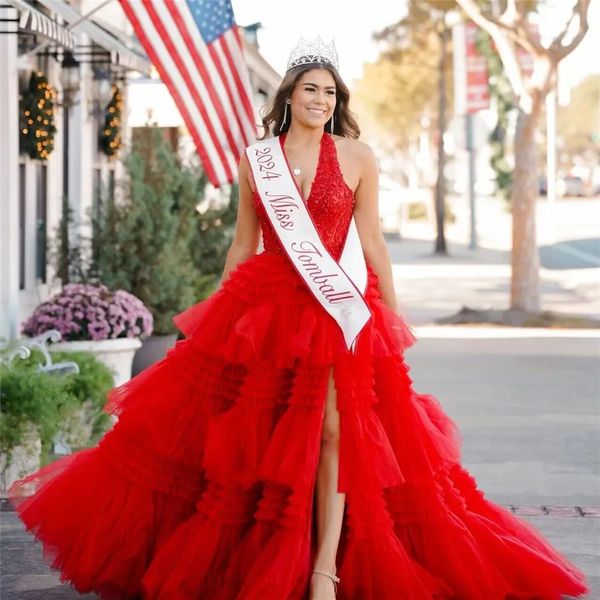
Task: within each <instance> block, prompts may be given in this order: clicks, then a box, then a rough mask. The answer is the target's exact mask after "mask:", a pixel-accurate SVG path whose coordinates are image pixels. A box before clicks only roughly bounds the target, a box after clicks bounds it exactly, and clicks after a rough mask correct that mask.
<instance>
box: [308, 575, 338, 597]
mask: <svg viewBox="0 0 600 600" xmlns="http://www.w3.org/2000/svg"><path fill="white" fill-rule="evenodd" d="M324 573H325V571H323V572H321V573H316V572H314V571H313V574H312V576H311V578H310V595H309V600H335V597H336V594H335V592H336V589H337V581H339V579H338V578H337V577H336V576H335V574H334V573H329V574H328V575H325V574H324ZM329 575H331V577H329Z"/></svg>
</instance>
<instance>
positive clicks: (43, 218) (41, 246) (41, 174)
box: [35, 164, 48, 283]
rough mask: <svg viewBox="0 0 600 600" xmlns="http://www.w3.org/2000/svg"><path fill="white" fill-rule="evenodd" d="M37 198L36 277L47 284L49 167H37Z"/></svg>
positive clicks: (42, 165)
mask: <svg viewBox="0 0 600 600" xmlns="http://www.w3.org/2000/svg"><path fill="white" fill-rule="evenodd" d="M36 169H37V196H36V204H35V225H36V231H35V248H36V254H35V276H36V278H37V279H40V280H41V281H42V283H46V243H47V228H48V186H47V183H48V167H47V166H46V165H45V164H38V165H36Z"/></svg>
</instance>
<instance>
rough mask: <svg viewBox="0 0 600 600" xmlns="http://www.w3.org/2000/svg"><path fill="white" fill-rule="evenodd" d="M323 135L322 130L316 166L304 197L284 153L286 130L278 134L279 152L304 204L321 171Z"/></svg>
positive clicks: (308, 199) (308, 200)
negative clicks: (306, 194)
mask: <svg viewBox="0 0 600 600" xmlns="http://www.w3.org/2000/svg"><path fill="white" fill-rule="evenodd" d="M325 135H326V133H325V132H324V131H323V134H322V135H321V139H320V140H319V156H318V157H317V168H316V170H315V176H314V177H313V180H312V182H311V184H310V189H309V190H308V196H307V197H306V198H305V197H304V193H303V192H302V189H301V188H300V186H299V185H298V182H297V181H296V177H295V176H294V172H293V171H292V167H291V166H290V162H289V160H288V157H287V154H286V153H285V146H284V144H285V139H286V137H287V131H286V132H285V133H282V134H281V135H280V136H279V143H280V144H281V152H282V153H283V157H284V158H285V164H286V165H287V168H288V170H289V172H290V177H291V178H292V181H293V182H294V184H295V185H296V189H297V190H298V193H299V194H300V198H301V199H302V201H303V202H304V204H306V205H307V206H308V203H309V202H310V199H311V197H312V193H313V190H314V189H315V182H316V181H317V178H318V177H319V173H320V171H321V159H322V158H323V138H324V137H325Z"/></svg>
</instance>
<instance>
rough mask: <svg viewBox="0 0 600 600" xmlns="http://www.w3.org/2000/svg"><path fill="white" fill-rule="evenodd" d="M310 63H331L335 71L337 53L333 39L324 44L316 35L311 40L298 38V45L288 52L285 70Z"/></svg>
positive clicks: (336, 67)
mask: <svg viewBox="0 0 600 600" xmlns="http://www.w3.org/2000/svg"><path fill="white" fill-rule="evenodd" d="M311 63H321V64H326V65H331V66H332V67H333V68H334V69H335V70H336V71H337V70H338V66H339V65H338V54H337V50H336V49H335V43H334V41H333V40H331V43H330V44H326V43H325V42H324V41H323V40H322V39H321V36H317V37H316V38H315V40H314V41H313V42H307V41H306V40H305V39H304V38H300V41H299V42H298V45H297V46H296V47H295V48H294V49H293V50H292V52H291V53H290V57H289V58H288V64H287V69H286V70H287V71H289V70H290V69H291V68H292V67H296V66H298V65H306V64H311Z"/></svg>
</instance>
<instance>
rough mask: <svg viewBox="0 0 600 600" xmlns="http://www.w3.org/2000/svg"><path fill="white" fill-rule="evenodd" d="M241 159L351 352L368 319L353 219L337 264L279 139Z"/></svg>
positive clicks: (296, 262) (284, 242)
mask: <svg viewBox="0 0 600 600" xmlns="http://www.w3.org/2000/svg"><path fill="white" fill-rule="evenodd" d="M321 143H323V142H321ZM246 155H247V156H248V161H249V162H250V167H251V168H252V174H253V176H254V182H255V185H256V189H257V191H258V194H259V196H260V199H261V202H262V204H263V206H264V207H265V211H266V213H267V216H268V217H269V221H270V222H271V225H272V226H273V229H274V230H275V233H276V234H277V237H278V238H279V241H280V242H281V245H282V246H283V248H284V249H285V252H286V254H287V255H288V257H289V259H290V261H291V262H292V264H293V265H294V267H295V268H296V271H298V273H299V274H300V276H301V277H302V279H304V281H305V283H306V285H307V286H308V288H309V290H310V291H311V292H312V294H313V296H314V297H315V298H316V299H317V300H318V302H319V303H320V304H321V306H323V308H324V309H325V310H326V311H327V312H328V313H329V314H330V315H331V316H332V317H333V318H334V319H335V320H336V322H337V324H338V325H339V327H340V329H341V330H342V333H343V335H344V341H345V342H346V346H347V348H348V349H349V350H351V351H352V352H354V351H355V350H356V339H357V336H358V334H359V333H360V331H361V330H362V328H363V327H364V326H365V324H366V323H367V322H368V321H369V319H370V318H371V311H370V310H369V307H368V306H367V303H366V302H365V299H364V297H363V294H364V292H365V290H366V288H367V265H366V263H365V257H364V254H363V251H362V247H361V244H360V239H359V237H358V230H357V228H356V223H355V221H354V217H352V219H351V221H350V226H349V228H348V232H347V235H346V241H345V243H344V249H343V251H342V255H341V257H340V261H339V264H338V263H337V262H336V260H335V259H334V258H333V257H332V256H331V254H329V251H328V250H327V248H325V245H324V244H323V242H322V241H321V238H320V236H319V232H318V231H317V228H316V227H315V224H314V222H313V220H312V217H311V215H310V213H309V211H308V208H307V206H306V204H305V203H304V201H303V200H302V197H301V195H300V190H299V189H298V186H297V184H296V181H295V179H294V178H293V176H292V173H291V172H290V169H289V165H288V164H287V160H286V157H285V154H284V153H283V148H282V146H281V143H280V139H279V138H277V137H275V138H270V139H267V140H262V141H260V142H257V143H255V144H252V145H251V146H249V147H248V148H246Z"/></svg>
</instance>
